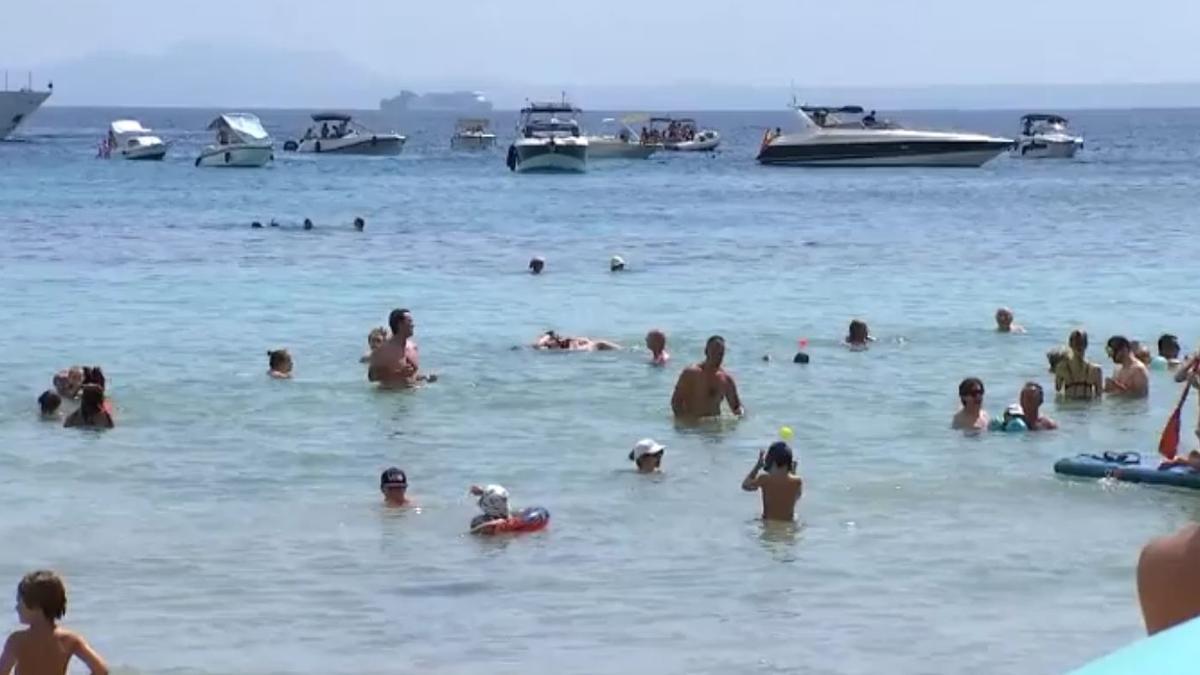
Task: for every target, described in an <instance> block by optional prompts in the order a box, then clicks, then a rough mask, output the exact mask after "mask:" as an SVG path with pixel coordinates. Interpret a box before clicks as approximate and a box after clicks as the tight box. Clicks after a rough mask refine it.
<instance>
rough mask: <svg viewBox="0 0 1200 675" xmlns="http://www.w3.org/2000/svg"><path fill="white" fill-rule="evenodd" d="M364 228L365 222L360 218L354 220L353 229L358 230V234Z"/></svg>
mask: <svg viewBox="0 0 1200 675" xmlns="http://www.w3.org/2000/svg"><path fill="white" fill-rule="evenodd" d="M366 226H367V221H365V220H363V219H362V217H361V216H360V217H358V218H355V219H354V229H356V230H358V231H359V232H362V230H363V228H364V227H366Z"/></svg>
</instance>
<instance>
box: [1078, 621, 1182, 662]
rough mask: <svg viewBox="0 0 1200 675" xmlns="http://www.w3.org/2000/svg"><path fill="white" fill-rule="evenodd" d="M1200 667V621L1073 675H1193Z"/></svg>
mask: <svg viewBox="0 0 1200 675" xmlns="http://www.w3.org/2000/svg"><path fill="white" fill-rule="evenodd" d="M1197 663H1200V619H1192V620H1191V621H1189V622H1187V623H1185V624H1181V625H1179V626H1175V627H1174V628H1172V629H1170V630H1166V631H1163V632H1161V633H1159V634H1158V635H1155V636H1154V637H1150V638H1146V639H1144V640H1139V641H1137V642H1135V643H1133V644H1131V645H1129V646H1128V647H1124V648H1122V649H1118V650H1117V651H1115V652H1113V653H1111V654H1109V655H1108V656H1105V657H1103V658H1100V659H1098V660H1096V661H1093V662H1092V663H1090V664H1088V665H1086V666H1084V667H1082V668H1080V669H1079V670H1074V671H1071V673H1070V675H1137V674H1139V673H1146V675H1150V674H1153V675H1185V674H1186V675H1191V674H1192V673H1195V672H1196V664H1197Z"/></svg>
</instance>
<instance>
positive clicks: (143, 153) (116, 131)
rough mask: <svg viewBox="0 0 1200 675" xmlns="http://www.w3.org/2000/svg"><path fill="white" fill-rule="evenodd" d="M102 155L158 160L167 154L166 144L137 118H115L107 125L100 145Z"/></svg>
mask: <svg viewBox="0 0 1200 675" xmlns="http://www.w3.org/2000/svg"><path fill="white" fill-rule="evenodd" d="M101 154H102V155H103V156H104V157H112V156H113V155H116V156H117V157H121V158H123V159H146V160H159V159H162V158H163V157H166V155H167V144H166V143H164V142H163V140H162V139H161V138H159V137H158V136H155V135H154V134H153V133H152V132H151V131H150V130H149V129H147V128H146V127H143V126H142V123H141V122H138V121H137V120H116V121H114V122H113V123H112V124H110V125H109V126H108V137H107V138H105V139H104V144H103V145H102V146H101Z"/></svg>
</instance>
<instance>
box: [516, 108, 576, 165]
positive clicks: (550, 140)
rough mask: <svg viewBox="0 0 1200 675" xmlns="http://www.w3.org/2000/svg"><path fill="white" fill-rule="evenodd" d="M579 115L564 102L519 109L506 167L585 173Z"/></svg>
mask: <svg viewBox="0 0 1200 675" xmlns="http://www.w3.org/2000/svg"><path fill="white" fill-rule="evenodd" d="M581 112H583V111H581V110H580V109H579V108H576V107H575V106H573V105H571V104H570V103H568V102H567V101H566V100H563V101H562V102H561V103H531V104H529V105H528V106H526V107H525V108H522V109H521V121H520V123H519V124H518V125H517V139H516V140H515V141H513V144H512V145H511V146H509V148H508V157H507V159H506V163H507V164H508V168H509V169H511V170H513V171H516V172H518V173H525V172H529V171H542V172H567V173H582V172H584V171H586V170H587V158H588V139H587V137H586V136H584V135H583V133H582V132H581V131H580V130H579V121H578V120H577V119H576V117H577V116H578V115H579V114H580V113H581Z"/></svg>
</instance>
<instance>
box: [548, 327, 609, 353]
mask: <svg viewBox="0 0 1200 675" xmlns="http://www.w3.org/2000/svg"><path fill="white" fill-rule="evenodd" d="M532 346H533V348H534V349H542V350H547V351H566V352H609V351H616V350H618V349H620V348H621V345H619V344H617V343H615V342H610V341H608V340H594V339H592V338H589V337H566V336H563V335H559V334H558V333H557V332H555V331H552V330H548V331H546V332H545V334H543V335H542V336H541V337H540V338H538V339H537V341H536V342H534V343H533V345H532Z"/></svg>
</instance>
